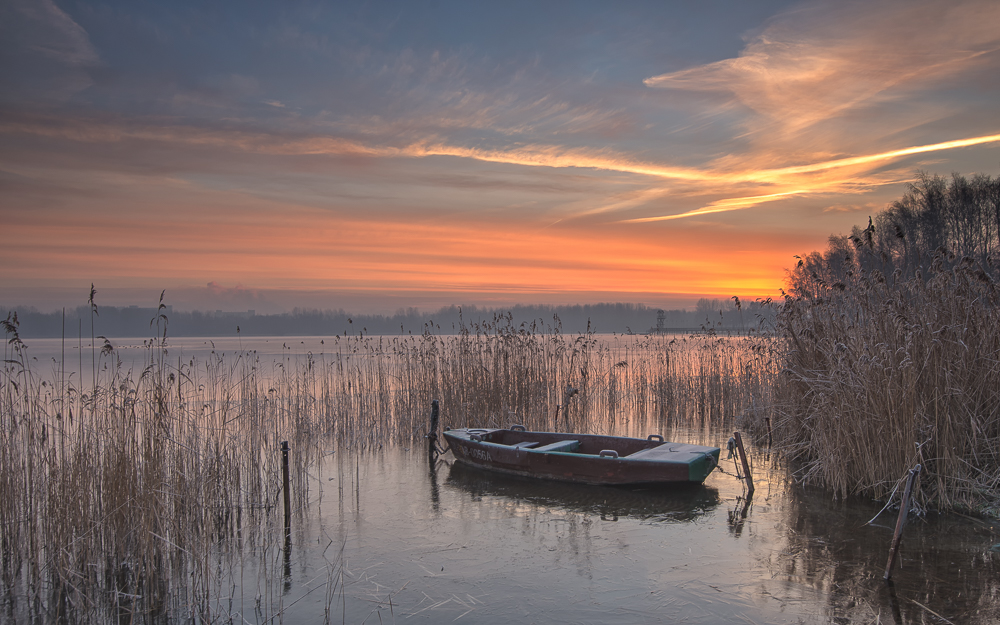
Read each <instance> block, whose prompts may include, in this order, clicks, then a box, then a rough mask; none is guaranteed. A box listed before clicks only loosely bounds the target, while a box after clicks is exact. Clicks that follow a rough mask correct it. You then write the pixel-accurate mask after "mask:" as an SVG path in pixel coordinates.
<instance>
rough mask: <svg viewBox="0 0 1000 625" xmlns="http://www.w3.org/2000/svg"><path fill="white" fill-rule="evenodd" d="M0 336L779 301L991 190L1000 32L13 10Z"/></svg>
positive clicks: (548, 15)
mask: <svg viewBox="0 0 1000 625" xmlns="http://www.w3.org/2000/svg"><path fill="white" fill-rule="evenodd" d="M0 50H2V53H0V72H2V73H0V85H2V89H0V189H2V191H0V223H2V224H3V226H2V227H3V245H2V247H0V262H2V264H3V269H4V270H3V272H2V273H0V305H4V306H34V307H37V308H39V309H40V310H54V309H56V308H58V307H61V306H77V305H82V304H85V303H86V299H87V295H88V294H89V289H90V285H91V283H94V285H95V286H96V288H97V289H98V293H99V295H98V303H99V304H104V305H129V304H136V305H140V306H154V305H155V304H156V301H157V299H158V297H159V294H160V292H161V291H162V290H164V289H165V290H166V298H165V301H166V302H167V303H169V304H172V305H173V306H174V307H175V308H177V309H182V310H190V309H208V310H215V309H223V310H246V309H250V308H252V309H255V310H257V312H258V313H263V312H280V311H286V310H291V309H292V308H294V307H306V308H321V309H336V308H342V309H345V310H348V311H356V312H359V313H360V312H378V313H391V312H393V311H395V310H396V309H398V308H399V307H410V306H413V307H418V308H421V309H423V310H428V309H436V308H437V307H440V306H443V305H450V304H458V305H469V304H475V305H480V306H505V305H511V304H516V303H543V304H574V303H581V304H582V303H596V302H631V303H644V304H648V305H651V306H656V307H664V308H682V307H689V308H690V307H692V306H693V305H694V302H695V301H696V300H697V299H698V298H700V297H722V298H728V297H730V296H732V295H737V296H739V297H741V298H742V299H753V298H766V297H771V296H776V295H777V294H778V292H779V289H780V288H781V287H782V286H783V281H784V275H785V270H786V268H788V267H790V266H791V265H792V262H793V260H794V259H793V256H794V255H795V254H803V253H807V252H810V251H812V250H816V249H822V248H824V247H825V244H826V241H827V238H828V237H829V236H830V235H831V234H846V233H848V232H849V230H850V228H851V226H852V225H864V224H867V220H868V216H869V215H873V214H875V213H876V212H877V211H879V210H881V209H882V208H884V207H885V206H886V205H887V204H889V203H890V202H892V201H893V200H894V199H897V198H898V197H900V195H901V194H902V193H903V192H904V191H905V188H906V183H907V182H909V181H911V180H913V179H914V177H915V175H916V173H917V172H918V171H926V172H929V173H932V174H935V173H936V174H942V175H950V174H951V173H952V172H958V173H963V174H973V173H977V172H982V173H987V174H990V175H994V176H995V175H997V174H998V173H1000V171H998V170H1000V80H998V79H997V76H1000V3H997V2H995V1H992V0H991V1H986V2H913V1H906V2H840V1H837V2H754V3H746V2H699V3H688V2H622V3H605V2H596V3H587V2H573V3H562V2H553V3H548V2H524V3H518V2H507V3H491V4H490V5H489V6H484V5H483V3H468V2H439V3H422V2H385V3H382V2H379V3H368V2H357V3H354V2H333V3H322V2H319V3H262V4H253V3H243V2H232V3H213V4H211V5H210V6H205V3H201V2H191V3H185V2H169V3H134V2H121V3H117V2H110V3H107V2H101V3H95V2H67V1H63V0H59V1H52V0H31V1H27V0H24V1H22V0H10V1H7V2H4V3H2V6H0Z"/></svg>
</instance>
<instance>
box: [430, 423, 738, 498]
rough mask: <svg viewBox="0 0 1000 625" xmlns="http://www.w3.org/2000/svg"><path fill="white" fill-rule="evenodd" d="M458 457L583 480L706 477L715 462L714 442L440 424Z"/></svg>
mask: <svg viewBox="0 0 1000 625" xmlns="http://www.w3.org/2000/svg"><path fill="white" fill-rule="evenodd" d="M444 437H445V439H446V440H447V441H448V444H449V446H450V447H451V451H452V453H454V454H455V459H456V460H458V461H459V462H463V463H465V464H469V465H472V466H477V467H480V468H483V469H488V470H491V471H498V472H500V473H508V474H513V475H520V476H524V477H540V478H545V479H551V480H561V481H566V482H581V483H584V484H607V485H625V484H685V483H698V484H700V483H701V482H704V481H705V478H706V477H708V474H709V473H711V472H712V469H714V468H715V467H716V466H718V464H719V448H718V447H705V446H702V445H688V444H685V443H671V442H666V441H664V440H663V437H662V436H659V435H657V434H653V435H651V436H649V437H648V438H645V439H642V438H626V437H623V436H601V435H597V434H565V433H557V432H528V431H526V430H525V429H524V427H523V426H520V425H514V426H511V428H510V429H507V430H501V429H469V428H464V429H457V430H445V432H444Z"/></svg>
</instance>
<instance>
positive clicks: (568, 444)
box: [531, 441, 580, 452]
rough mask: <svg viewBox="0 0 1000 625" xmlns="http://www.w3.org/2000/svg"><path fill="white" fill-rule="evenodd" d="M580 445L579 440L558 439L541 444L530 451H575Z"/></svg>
mask: <svg viewBox="0 0 1000 625" xmlns="http://www.w3.org/2000/svg"><path fill="white" fill-rule="evenodd" d="M579 447H580V441H559V442H558V443H549V444H548V445H542V446H541V447H535V448H534V449H532V450H531V451H567V452H570V451H576V450H577V448H579Z"/></svg>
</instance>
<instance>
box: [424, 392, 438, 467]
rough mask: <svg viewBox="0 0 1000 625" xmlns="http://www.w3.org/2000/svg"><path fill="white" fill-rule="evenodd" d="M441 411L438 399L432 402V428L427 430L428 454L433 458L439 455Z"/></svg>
mask: <svg viewBox="0 0 1000 625" xmlns="http://www.w3.org/2000/svg"><path fill="white" fill-rule="evenodd" d="M440 412H441V407H440V404H439V403H438V400H436V399H435V400H434V401H432V402H431V428H430V430H428V431H427V436H426V438H427V455H428V456H430V457H431V458H432V459H433V458H434V456H436V455H437V453H438V450H437V440H438V436H437V431H438V418H439V415H440Z"/></svg>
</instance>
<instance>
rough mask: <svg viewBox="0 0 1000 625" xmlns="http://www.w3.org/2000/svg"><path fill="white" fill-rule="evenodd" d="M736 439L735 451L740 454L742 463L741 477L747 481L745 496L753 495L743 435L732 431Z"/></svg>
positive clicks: (751, 478)
mask: <svg viewBox="0 0 1000 625" xmlns="http://www.w3.org/2000/svg"><path fill="white" fill-rule="evenodd" d="M733 438H735V439H736V451H738V452H739V454H740V462H741V463H742V464H743V479H745V480H746V482H747V497H753V476H752V475H750V462H749V461H748V460H747V450H746V449H745V448H744V447H743V437H742V436H740V433H739V432H733Z"/></svg>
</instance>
